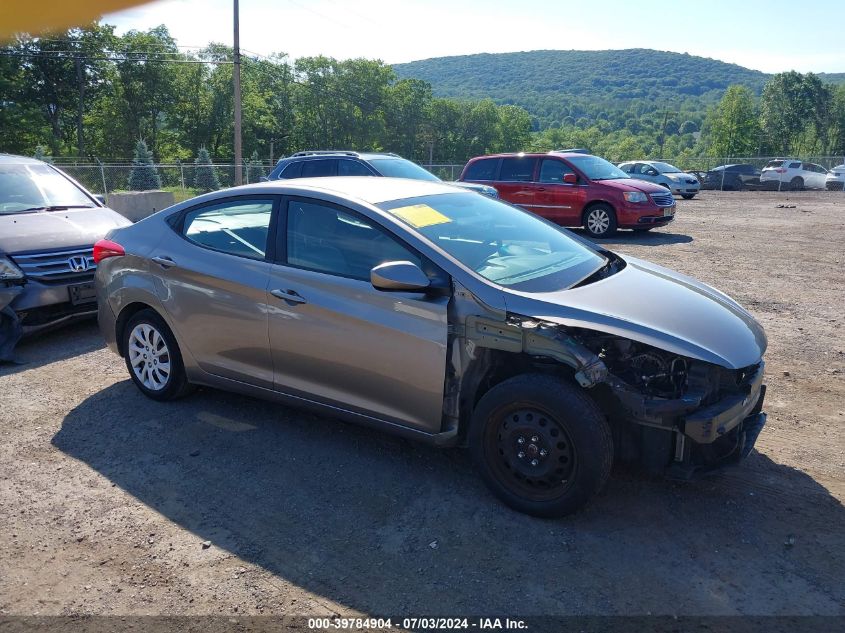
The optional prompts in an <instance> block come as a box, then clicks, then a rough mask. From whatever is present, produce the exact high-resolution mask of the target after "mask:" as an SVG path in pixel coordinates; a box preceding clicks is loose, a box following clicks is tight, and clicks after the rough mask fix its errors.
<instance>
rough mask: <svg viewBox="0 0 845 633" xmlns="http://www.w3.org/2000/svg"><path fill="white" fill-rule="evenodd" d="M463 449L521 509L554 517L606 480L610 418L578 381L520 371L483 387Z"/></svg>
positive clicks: (498, 491)
mask: <svg viewBox="0 0 845 633" xmlns="http://www.w3.org/2000/svg"><path fill="white" fill-rule="evenodd" d="M468 439H469V450H470V453H471V455H472V458H473V461H474V463H475V465H476V468H478V471H479V473H480V474H481V477H482V479H483V480H484V482H485V483H486V484H487V486H488V487H489V488H490V490H491V491H492V492H493V494H494V495H496V496H497V497H498V498H499V499H500V500H501V501H503V502H504V503H505V504H507V505H509V506H510V507H511V508H513V509H515V510H518V511H519V512H525V513H526V514H531V515H534V516H540V517H560V516H564V515H567V514H571V513H572V512H575V511H576V510H578V509H580V508H581V507H582V506H584V504H586V503H587V502H588V501H589V500H590V499H591V498H592V497H593V496H594V495H596V494H597V493H598V492H599V491H600V490H601V489H602V487H603V486H604V484H605V483H606V482H607V479H608V477H609V476H610V469H611V467H612V465H613V439H612V436H611V432H610V426H609V425H608V423H607V420H606V419H605V416H604V414H603V413H602V412H601V410H600V409H599V407H598V406H597V405H596V403H595V402H593V400H592V399H590V397H589V396H587V395H586V394H585V393H584V392H583V391H581V389H580V388H579V387H576V386H575V385H572V384H570V383H567V382H564V380H563V379H562V378H559V377H555V376H549V375H544V374H523V375H521V376H516V377H514V378H510V379H508V380H506V381H504V382H502V383H500V384H498V385H496V386H495V387H493V388H492V389H491V390H490V391H488V392H487V393H486V394H484V397H482V398H481V400H480V401H479V403H478V405H477V406H476V408H475V411H474V412H473V415H472V420H471V421H470V426H469V434H468Z"/></svg>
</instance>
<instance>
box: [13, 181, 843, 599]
mask: <svg viewBox="0 0 845 633" xmlns="http://www.w3.org/2000/svg"><path fill="white" fill-rule="evenodd" d="M783 204H787V205H795V208H777V206H778V205H783ZM606 241H607V242H608V243H609V244H611V245H612V248H615V249H618V250H619V251H620V252H623V253H629V254H632V255H636V256H639V257H643V258H646V259H650V260H653V261H655V262H658V263H660V264H663V265H666V266H669V267H672V268H675V269H678V270H680V271H683V272H685V273H688V274H692V275H695V276H697V277H699V278H700V279H702V280H703V281H705V282H707V283H710V284H713V285H715V286H717V287H719V288H721V289H722V290H724V291H726V292H727V293H728V294H730V295H732V296H733V297H735V298H736V299H738V300H739V301H740V302H741V303H743V304H744V305H746V306H747V307H748V308H749V309H750V310H751V311H752V312H753V313H754V314H755V315H756V316H757V317H758V318H759V319H760V320H761V321H762V323H763V324H764V326H765V327H766V330H767V333H768V336H769V351H768V353H767V362H768V372H769V378H768V385H769V391H768V397H767V407H766V409H767V411H768V413H769V424H768V426H767V427H766V429H765V430H764V432H763V434H762V435H761V437H760V440H759V442H758V444H757V448H758V452H757V453H755V454H753V455H752V456H751V457H750V458H749V459H748V460H747V461H746V462H745V464H744V465H743V466H742V467H740V468H735V469H733V470H730V471H727V472H724V473H722V474H719V475H715V476H713V477H710V478H707V479H705V480H701V481H697V482H693V483H688V484H679V483H673V482H669V481H666V480H662V479H651V478H647V477H646V476H644V475H642V474H640V473H638V472H636V471H631V470H628V469H617V470H616V471H615V473H614V476H613V478H612V479H611V481H610V483H609V485H608V486H607V488H606V490H605V491H604V493H603V494H602V495H601V496H600V497H599V498H597V499H596V500H595V501H594V502H593V503H592V504H591V505H590V506H589V507H588V508H587V509H586V510H584V511H582V512H581V513H579V514H578V515H576V516H574V517H571V518H568V519H565V520H557V521H544V520H538V519H533V518H530V517H527V516H522V515H519V514H517V513H515V512H513V511H510V510H508V509H507V508H505V507H503V506H502V505H500V504H498V503H497V502H496V501H495V500H494V499H493V498H492V496H491V495H489V494H488V493H487V491H486V489H485V488H484V486H483V484H482V483H481V481H480V480H479V478H478V477H477V476H476V475H475V474H474V472H473V470H472V468H471V467H470V464H469V460H468V456H467V455H466V454H465V453H464V451H462V450H458V449H454V450H438V449H434V448H428V447H425V446H419V445H414V444H411V443H409V442H406V441H404V440H399V439H396V438H393V437H391V436H387V435H383V434H380V433H377V432H374V431H369V430H366V429H362V428H358V427H354V426H349V425H344V424H342V423H339V422H336V421H334V420H331V419H326V418H321V417H316V416H313V415H310V414H303V413H300V412H297V411H295V410H291V409H287V408H284V407H281V406H279V405H275V404H268V403H266V402H261V401H258V400H252V399H249V398H246V397H240V396H235V395H230V394H226V393H221V392H216V391H212V390H202V391H200V392H198V393H196V394H194V395H192V396H190V397H189V398H187V399H185V400H182V401H179V402H177V403H172V404H159V403H155V402H152V401H150V400H147V399H145V398H144V397H143V396H142V395H141V394H140V393H139V392H138V391H137V390H136V389H135V387H134V386H133V385H132V384H131V382H130V381H129V378H128V376H127V373H126V369H125V367H124V366H123V363H122V361H121V359H119V358H118V357H116V356H114V355H112V354H111V353H110V352H108V351H107V350H106V349H105V348H104V347H103V344H102V341H101V339H100V337H99V334H98V331H97V329H96V326H95V325H94V324H92V323H84V324H79V325H75V326H72V327H68V328H65V329H64V330H61V331H58V332H54V333H51V334H49V335H44V336H41V337H39V338H37V339H34V340H30V341H27V342H25V343H24V344H22V345H21V346H20V347H19V357H20V360H21V361H22V362H23V364H20V365H16V366H3V367H0V614H36V613H37V614H76V613H90V614H257V613H264V614H279V615H281V614H300V615H305V614H307V615H315V614H320V615H328V614H331V613H340V614H355V613H361V614H374V615H382V616H384V615H413V616H421V615H432V614H440V615H455V614H467V615H468V614H475V615H510V616H516V615H532V614H533V615H539V614H646V613H652V614H675V615H710V614H755V615H762V614H784V615H785V614H789V615H798V614H839V615H842V614H845V606H843V605H845V582H843V578H845V530H843V526H845V510H843V505H842V501H843V498H844V497H845V440H844V439H843V425H845V335H843V328H845V315H844V314H843V306H845V281H843V274H842V268H843V265H845V247H843V244H845V194H842V193H824V192H815V193H810V192H805V193H799V194H789V195H787V194H782V195H778V194H767V193H760V192H742V193H724V194H720V193H718V192H704V193H702V194H701V196H700V197H698V198H696V199H694V200H691V201H685V200H679V211H678V218H677V221H676V222H674V223H673V225H671V226H669V227H666V228H664V229H660V230H657V231H655V232H653V233H649V234H642V235H634V234H632V233H630V232H623V233H620V234H619V235H618V236H617V237H615V238H614V239H612V240H606Z"/></svg>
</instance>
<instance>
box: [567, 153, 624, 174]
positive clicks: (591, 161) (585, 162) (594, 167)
mask: <svg viewBox="0 0 845 633" xmlns="http://www.w3.org/2000/svg"><path fill="white" fill-rule="evenodd" d="M566 160H568V161H569V162H570V163H572V164H573V165H575V166H576V167H577V168H578V169H580V170H581V171H582V172H584V175H585V176H587V178H589V179H590V180H617V179H622V178H630V176H629V175H628V174H626V173H625V172H624V171H622V170H621V169H619V168H618V167H617V166H616V165H614V164H613V163H609V162H607V161H606V160H605V159H603V158H599V157H598V156H590V155H584V156H569V157H567V159H566Z"/></svg>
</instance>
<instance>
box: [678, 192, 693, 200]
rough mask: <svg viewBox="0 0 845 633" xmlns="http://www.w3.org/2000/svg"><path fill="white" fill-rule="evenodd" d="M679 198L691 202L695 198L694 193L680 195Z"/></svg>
mask: <svg viewBox="0 0 845 633" xmlns="http://www.w3.org/2000/svg"><path fill="white" fill-rule="evenodd" d="M681 197H682V198H683V199H684V200H692V199H693V198H695V194H694V193H682V194H681Z"/></svg>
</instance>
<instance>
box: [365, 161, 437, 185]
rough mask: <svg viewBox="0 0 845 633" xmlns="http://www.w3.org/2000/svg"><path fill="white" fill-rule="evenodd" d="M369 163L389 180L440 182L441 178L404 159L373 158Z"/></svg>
mask: <svg viewBox="0 0 845 633" xmlns="http://www.w3.org/2000/svg"><path fill="white" fill-rule="evenodd" d="M369 162H370V165H372V166H373V167H375V168H376V171H377V172H378V173H380V174H381V175H382V176H387V177H388V178H411V179H413V180H430V181H432V182H440V178H438V177H437V176H435V175H434V174H432V173H431V172H430V171H427V170H425V169H423V168H422V167H420V166H419V165H417V164H416V163H412V162H411V161H409V160H405V159H404V158H372V159H370V161H369Z"/></svg>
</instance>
